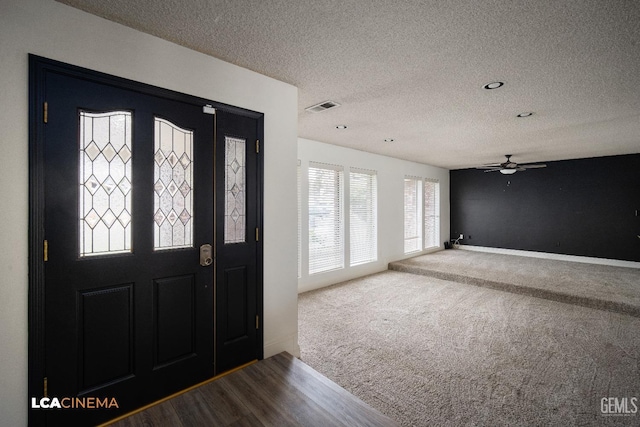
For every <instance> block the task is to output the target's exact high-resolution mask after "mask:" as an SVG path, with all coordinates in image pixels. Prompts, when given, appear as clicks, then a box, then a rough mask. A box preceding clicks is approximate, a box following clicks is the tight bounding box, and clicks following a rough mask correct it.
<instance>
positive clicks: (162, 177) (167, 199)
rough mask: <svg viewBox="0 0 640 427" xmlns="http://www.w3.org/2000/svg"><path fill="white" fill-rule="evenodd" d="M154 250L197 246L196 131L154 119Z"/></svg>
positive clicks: (157, 118)
mask: <svg viewBox="0 0 640 427" xmlns="http://www.w3.org/2000/svg"><path fill="white" fill-rule="evenodd" d="M154 128H155V131H154V132H155V136H154V156H153V157H154V160H155V162H154V163H153V170H154V172H153V176H154V184H153V212H154V214H153V222H154V226H153V236H154V237H153V248H154V250H163V249H176V248H189V247H193V191H192V190H193V131H190V130H187V129H182V128H180V127H178V126H176V125H175V124H173V123H171V122H170V121H168V120H165V119H161V118H159V117H155V118H154Z"/></svg>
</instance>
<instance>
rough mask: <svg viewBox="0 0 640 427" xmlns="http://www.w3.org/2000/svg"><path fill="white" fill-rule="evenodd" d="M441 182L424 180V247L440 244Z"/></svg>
mask: <svg viewBox="0 0 640 427" xmlns="http://www.w3.org/2000/svg"><path fill="white" fill-rule="evenodd" d="M439 242H440V183H439V182H438V181H436V180H431V179H425V180H424V247H425V249H428V248H436V247H438V246H440V243H439Z"/></svg>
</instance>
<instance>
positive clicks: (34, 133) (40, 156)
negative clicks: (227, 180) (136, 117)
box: [27, 54, 264, 425]
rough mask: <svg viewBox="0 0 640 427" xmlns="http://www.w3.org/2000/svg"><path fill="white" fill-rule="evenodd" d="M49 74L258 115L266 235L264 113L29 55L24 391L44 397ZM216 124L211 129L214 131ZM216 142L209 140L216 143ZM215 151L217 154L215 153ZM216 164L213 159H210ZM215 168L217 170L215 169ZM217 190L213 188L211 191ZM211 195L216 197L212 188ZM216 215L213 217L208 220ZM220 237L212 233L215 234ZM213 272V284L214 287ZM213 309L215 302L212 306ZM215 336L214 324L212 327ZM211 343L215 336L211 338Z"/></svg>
mask: <svg viewBox="0 0 640 427" xmlns="http://www.w3.org/2000/svg"><path fill="white" fill-rule="evenodd" d="M48 73H58V74H63V75H66V76H70V77H75V78H79V79H84V80H90V81H93V82H97V83H100V84H104V85H109V86H116V87H119V88H123V89H127V90H131V91H134V92H139V93H142V94H147V95H152V96H157V97H162V98H166V99H170V100H175V101H184V102H194V101H195V102H199V103H202V105H203V106H205V105H208V106H211V107H213V108H215V109H220V110H224V111H227V112H230V113H233V114H237V115H241V116H245V117H250V118H253V119H256V122H257V135H258V139H259V140H260V155H259V156H258V160H257V162H258V165H257V168H258V172H257V175H258V178H257V179H258V183H257V190H258V195H257V197H258V201H257V205H258V212H257V213H256V214H257V217H258V218H257V221H258V227H259V228H260V231H261V235H262V236H264V232H263V230H264V228H263V209H264V156H263V152H264V141H263V140H264V114H263V113H259V112H256V111H252V110H247V109H244V108H240V107H234V106H232V105H228V104H224V103H220V102H216V101H212V100H208V99H205V98H200V97H197V96H193V95H187V94H184V93H180V92H175V91H172V90H169V89H164V88H160V87H157V86H153V85H149V84H146V83H140V82H137V81H134V80H129V79H125V78H122V77H117V76H113V75H109V74H106V73H102V72H98V71H93V70H90V69H87V68H82V67H79V66H75V65H70V64H66V63H63V62H59V61H55V60H52V59H47V58H44V57H41V56H37V55H33V54H29V234H28V242H29V253H28V257H29V258H28V268H29V270H28V272H29V282H28V283H29V287H28V292H29V296H28V304H29V306H28V334H29V338H28V396H27V401H28V402H31V398H32V397H42V395H43V391H44V387H45V385H44V383H43V379H44V377H45V356H46V354H45V330H46V328H45V327H46V325H45V316H44V308H45V275H44V271H45V268H44V253H45V252H44V240H45V230H44V188H45V187H44V160H45V159H44V144H45V141H44V126H45V122H44V120H45V116H46V112H45V108H44V102H45V101H46V100H45V87H46V86H45V85H46V76H47V74H48ZM215 131H217V129H215V130H214V132H215ZM215 138H216V137H215V135H214V141H212V144H215ZM214 155H215V154H214ZM214 168H215V162H214ZM214 173H215V170H214ZM214 191H215V190H214ZM214 197H216V195H215V193H214ZM217 220H219V219H217V218H215V215H214V218H212V221H214V223H215V221H217ZM214 233H215V230H214ZM216 238H219V236H215V234H214V239H216ZM263 240H264V239H263V238H261V239H260V240H259V241H258V242H257V250H256V252H257V253H256V257H257V264H258V266H257V267H258V268H257V284H256V285H257V307H256V309H257V313H258V315H259V316H260V319H261V322H260V327H259V329H258V331H257V343H256V346H257V349H256V354H257V356H258V357H257V358H258V359H262V358H263V357H264V334H263V331H264V328H263V324H264V321H263V320H262V319H264V315H263V314H264V309H263V301H264V283H263V281H264V276H263V274H264V271H263ZM215 285H216V284H215V277H214V289H215ZM214 310H215V305H214ZM214 340H215V329H214ZM214 345H215V341H214ZM28 413H29V418H28V420H29V425H42V424H43V423H44V415H45V411H42V410H40V411H33V410H31V409H30V404H29V410H28Z"/></svg>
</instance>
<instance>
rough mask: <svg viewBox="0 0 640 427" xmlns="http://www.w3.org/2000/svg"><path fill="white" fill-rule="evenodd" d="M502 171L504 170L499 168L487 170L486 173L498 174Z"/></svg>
mask: <svg viewBox="0 0 640 427" xmlns="http://www.w3.org/2000/svg"><path fill="white" fill-rule="evenodd" d="M500 170H502V168H497V169H486V170H485V172H498V171H500Z"/></svg>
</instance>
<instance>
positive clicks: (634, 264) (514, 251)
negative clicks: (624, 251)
mask: <svg viewBox="0 0 640 427" xmlns="http://www.w3.org/2000/svg"><path fill="white" fill-rule="evenodd" d="M460 249H464V250H466V251H476V252H488V253H493V254H504V255H516V256H528V257H532V258H544V259H555V260H559V261H572V262H582V263H585V264H599V265H611V266H614V267H628V268H640V262H635V261H623V260H619V259H608V258H594V257H587V256H577V255H562V254H552V253H548V252H535V251H521V250H517V249H503V248H489V247H486V246H469V245H460Z"/></svg>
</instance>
